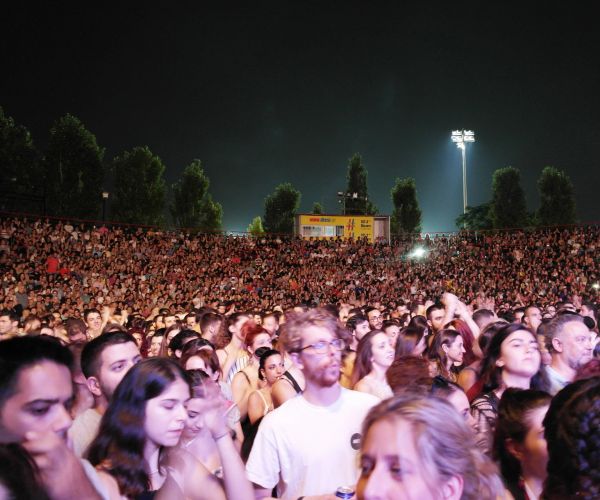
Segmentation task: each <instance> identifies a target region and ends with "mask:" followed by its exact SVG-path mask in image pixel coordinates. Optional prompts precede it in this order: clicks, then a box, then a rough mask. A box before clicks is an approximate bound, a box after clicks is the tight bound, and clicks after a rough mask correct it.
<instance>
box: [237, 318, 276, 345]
mask: <svg viewBox="0 0 600 500" xmlns="http://www.w3.org/2000/svg"><path fill="white" fill-rule="evenodd" d="M241 333H242V337H244V344H246V348H248V347H252V344H253V343H254V339H256V337H258V336H259V335H261V334H263V333H264V334H266V335H268V336H269V337H271V334H270V333H269V332H267V330H265V329H264V328H263V327H262V326H260V325H257V324H256V323H255V322H254V321H250V320H248V321H246V322H245V323H244V324H243V325H242V328H241Z"/></svg>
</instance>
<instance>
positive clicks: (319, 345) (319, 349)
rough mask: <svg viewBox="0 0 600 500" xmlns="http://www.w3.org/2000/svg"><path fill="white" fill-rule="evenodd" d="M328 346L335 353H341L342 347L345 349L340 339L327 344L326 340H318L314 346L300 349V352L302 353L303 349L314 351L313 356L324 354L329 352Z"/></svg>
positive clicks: (344, 344)
mask: <svg viewBox="0 0 600 500" xmlns="http://www.w3.org/2000/svg"><path fill="white" fill-rule="evenodd" d="M330 346H331V347H333V348H334V349H335V350H336V351H341V350H342V349H343V348H344V347H346V342H344V341H343V340H342V339H333V340H332V341H331V342H327V341H326V340H319V341H318V342H315V343H314V344H310V345H307V346H305V347H302V348H301V349H300V350H301V351H304V350H305V349H310V348H312V349H313V350H314V351H315V354H326V353H327V352H328V351H329V347H330Z"/></svg>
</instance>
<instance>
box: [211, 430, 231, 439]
mask: <svg viewBox="0 0 600 500" xmlns="http://www.w3.org/2000/svg"><path fill="white" fill-rule="evenodd" d="M228 435H229V431H225V432H224V433H223V434H221V435H220V436H213V439H214V440H215V441H218V440H219V439H221V438H224V437H225V436H228Z"/></svg>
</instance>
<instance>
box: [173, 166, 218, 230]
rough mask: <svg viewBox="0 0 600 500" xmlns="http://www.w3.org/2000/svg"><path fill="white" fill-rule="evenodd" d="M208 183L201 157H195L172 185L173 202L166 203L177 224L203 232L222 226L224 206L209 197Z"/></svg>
mask: <svg viewBox="0 0 600 500" xmlns="http://www.w3.org/2000/svg"><path fill="white" fill-rule="evenodd" d="M209 186H210V180H209V179H208V177H207V176H206V174H205V173H204V169H203V168H202V162H201V161H200V160H194V161H192V163H190V164H189V165H188V166H187V167H185V170H184V171H183V175H182V176H181V178H180V179H179V180H178V181H177V182H176V183H175V184H173V186H172V190H173V203H172V204H171V206H170V207H169V209H170V212H171V216H172V217H173V220H174V221H175V223H176V224H177V225H178V226H180V227H185V228H195V229H199V230H200V231H202V232H215V231H220V230H221V229H222V219H223V208H222V207H221V205H220V204H219V203H216V202H214V201H213V200H212V197H211V196H210V194H209V192H208V188H209Z"/></svg>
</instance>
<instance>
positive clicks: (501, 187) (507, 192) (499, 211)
mask: <svg viewBox="0 0 600 500" xmlns="http://www.w3.org/2000/svg"><path fill="white" fill-rule="evenodd" d="M490 216H491V219H492V222H493V224H494V228H496V229H501V228H510V227H524V226H526V225H527V224H528V223H529V220H528V219H529V218H528V216H527V204H526V203H525V193H524V192H523V188H522V187H521V174H520V172H519V171H518V170H517V169H516V168H514V167H505V168H499V169H498V170H496V171H495V172H494V175H493V178H492V205H491V210H490Z"/></svg>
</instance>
